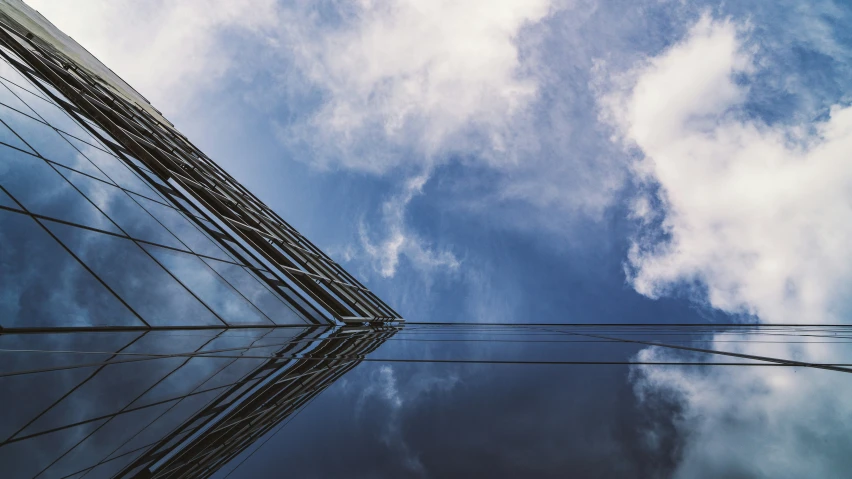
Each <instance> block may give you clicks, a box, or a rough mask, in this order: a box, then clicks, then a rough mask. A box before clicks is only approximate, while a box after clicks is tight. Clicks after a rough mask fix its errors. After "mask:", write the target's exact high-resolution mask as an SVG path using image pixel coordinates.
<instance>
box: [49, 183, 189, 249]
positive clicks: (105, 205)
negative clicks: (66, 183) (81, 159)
mask: <svg viewBox="0 0 852 479" xmlns="http://www.w3.org/2000/svg"><path fill="white" fill-rule="evenodd" d="M62 174H63V175H64V176H65V177H66V178H68V179H69V180H70V181H71V182H72V183H73V184H74V186H76V187H77V188H79V189H80V191H82V192H83V194H85V195H86V196H87V197H88V198H89V199H90V200H91V201H92V202H93V203H95V204H96V205H98V208H100V209H101V210H102V211H103V212H104V213H106V214H107V215H108V216H109V217H110V218H111V219H112V220H113V221H114V222H115V223H116V224H117V225H118V226H119V227H121V229H122V230H124V231H125V232H127V234H128V235H130V236H131V237H133V238H138V239H141V240H145V241H153V242H155V243H157V244H161V245H165V246H170V247H173V248H184V246H183V245H181V244H180V242H179V241H178V240H177V238H175V236H174V235H173V234H171V233H169V232H168V230H166V229H165V228H164V227H163V225H161V224H159V223H157V220H155V219H154V217H153V216H151V215H150V214H149V213H148V212H147V211H145V210H144V209H143V208H142V207H141V206H139V204H138V203H137V201H144V199H143V198H139V197H136V198H133V197H131V196H130V195H128V194H127V193H126V192H124V191H122V190H120V189H118V188H116V187H115V186H112V185H109V184H107V183H103V182H100V181H97V180H94V179H92V178H88V177H86V176H84V175H81V174H79V173H75V172H73V171H69V170H64V171H62Z"/></svg>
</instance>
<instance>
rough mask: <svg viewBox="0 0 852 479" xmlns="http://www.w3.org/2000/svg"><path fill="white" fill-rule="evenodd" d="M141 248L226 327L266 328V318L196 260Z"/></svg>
mask: <svg viewBox="0 0 852 479" xmlns="http://www.w3.org/2000/svg"><path fill="white" fill-rule="evenodd" d="M143 247H144V248H145V249H146V250H147V251H148V252H150V253H151V254H152V255H153V256H154V257H155V258H157V260H158V261H159V262H160V263H161V264H162V265H163V266H164V267H166V268H167V269H168V270H169V271H171V273H172V274H173V275H175V277H177V278H178V279H179V280H180V281H181V282H182V283H183V284H185V285H186V287H187V288H189V289H190V290H191V291H192V292H193V293H195V294H196V295H197V296H198V297H199V298H201V300H202V301H204V302H205V303H206V304H207V305H208V306H209V307H210V308H211V309H212V310H213V311H215V312H216V314H218V315H219V317H221V318H222V319H224V320H225V321H227V322H228V323H229V324H246V323H249V324H251V323H254V324H257V323H266V324H269V319H268V318H266V317H265V316H263V314H262V313H261V312H260V311H259V310H258V309H257V308H255V307H254V306H253V305H252V304H251V303H249V302H248V301H247V300H246V299H245V298H243V297H242V296H240V295H239V293H237V291H236V290H234V288H232V287H231V286H230V285H229V284H228V283H226V282H225V281H224V280H223V279H222V278H221V277H219V276H218V275H216V273H215V272H214V271H213V270H212V269H211V268H209V267H208V266H207V264H206V263H204V261H202V260H201V259H200V258H199V257H197V256H194V255H191V254H187V253H180V252H177V251H171V250H168V249H165V248H158V247H156V246H149V245H144V246H143Z"/></svg>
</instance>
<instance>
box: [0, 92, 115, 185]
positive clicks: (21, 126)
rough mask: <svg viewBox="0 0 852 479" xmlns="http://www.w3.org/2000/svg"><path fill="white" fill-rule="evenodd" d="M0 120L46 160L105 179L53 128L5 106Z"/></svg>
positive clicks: (1, 107)
mask: <svg viewBox="0 0 852 479" xmlns="http://www.w3.org/2000/svg"><path fill="white" fill-rule="evenodd" d="M0 118H2V119H3V121H4V122H5V123H6V125H7V126H8V127H9V128H11V129H12V131H14V132H15V133H17V134H18V135H20V137H21V138H23V139H24V141H25V142H27V143H28V144H29V145H30V146H31V147H32V148H33V149H34V150H35V151H36V152H37V153H39V154H41V156H43V157H45V158H47V159H48V160H51V161H55V162H57V163H59V164H62V165H65V166H67V167H69V168H74V169H75V170H78V171H82V172H83V173H86V174H87V175H92V176H94V177H96V178H101V179H103V180H106V179H107V178H106V177H105V176H104V175H103V174H102V173H101V172H99V171H98V169H97V168H95V167H94V165H92V163H91V162H89V160H87V159H86V158H85V157H84V156H82V155H80V153H79V152H78V151H77V150H75V149H74V148H72V147H71V145H70V144H69V143H68V142H67V141H65V138H64V137H63V136H61V135H60V134H59V133H58V132H57V131H56V130H54V129H53V128H51V127H49V126H47V125H45V124H44V123H41V122H39V121H37V120H35V119H33V118H31V117H28V116H26V115H24V114H21V113H18V112H16V111H14V110H11V109H9V108H7V107H5V106H0Z"/></svg>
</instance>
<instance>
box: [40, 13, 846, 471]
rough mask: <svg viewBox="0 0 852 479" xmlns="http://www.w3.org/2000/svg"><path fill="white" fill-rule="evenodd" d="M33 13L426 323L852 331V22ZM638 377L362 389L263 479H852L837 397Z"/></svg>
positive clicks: (524, 375)
mask: <svg viewBox="0 0 852 479" xmlns="http://www.w3.org/2000/svg"><path fill="white" fill-rule="evenodd" d="M28 3H29V4H30V5H32V6H33V7H35V8H36V9H38V10H39V11H40V12H42V13H43V14H44V15H45V16H46V17H47V18H48V19H49V20H51V21H52V22H54V23H55V24H56V25H57V26H58V27H59V28H60V29H62V30H64V31H65V32H66V33H68V34H69V35H71V36H72V37H73V38H74V39H76V40H77V41H78V42H80V43H81V44H82V45H83V46H85V47H87V48H88V49H89V50H90V51H91V52H92V53H93V54H94V55H95V56H97V57H98V58H99V59H101V60H102V61H103V62H104V63H105V64H106V65H108V66H110V67H111V68H113V69H114V70H115V71H116V73H118V74H119V75H120V76H122V77H123V78H124V79H125V80H127V81H128V82H129V83H130V84H131V85H134V86H135V87H136V88H137V89H138V90H139V91H140V92H141V93H142V94H143V95H145V96H146V97H147V98H148V99H149V100H150V101H151V102H152V103H153V104H154V105H155V106H156V107H157V108H159V109H160V110H161V111H162V112H163V113H164V114H165V116H166V117H168V118H169V119H171V120H172V121H173V122H174V123H175V124H176V125H177V126H178V128H180V129H181V130H182V131H183V132H184V133H185V134H186V135H187V136H188V137H189V138H191V139H192V140H193V141H194V142H196V144H198V145H199V146H200V147H201V148H202V149H203V150H204V151H206V152H207V153H208V154H209V155H210V156H211V157H212V158H214V159H216V160H217V161H219V162H220V164H221V165H222V166H223V167H224V168H225V169H227V170H228V171H229V172H231V173H232V174H233V175H234V176H235V177H237V178H238V179H240V180H241V181H243V182H244V184H245V185H246V186H247V187H248V188H249V189H251V190H252V191H253V192H254V193H255V194H256V195H258V196H259V197H260V198H262V199H263V200H264V201H266V202H267V203H268V204H269V205H270V206H272V207H273V208H274V209H275V210H276V211H278V212H279V213H280V214H281V215H282V216H283V217H284V218H286V219H287V220H288V221H290V222H291V223H292V224H293V225H294V226H296V227H297V228H298V229H299V230H300V231H302V232H303V233H305V234H306V235H307V236H308V237H310V238H312V240H313V241H314V242H315V243H317V244H318V245H319V246H320V247H321V248H323V249H324V250H326V251H327V252H329V253H330V254H331V255H332V256H333V257H335V258H337V259H339V260H340V261H341V262H342V263H343V264H344V265H345V266H346V267H347V268H348V269H349V270H350V271H352V272H353V273H355V274H356V275H357V276H359V277H360V278H362V279H363V280H364V281H365V282H366V283H367V284H368V285H369V286H370V287H371V288H372V289H373V290H375V291H376V292H377V293H378V294H379V295H380V296H381V297H383V298H384V299H386V300H387V301H388V302H389V303H390V304H392V305H393V306H394V307H395V308H396V309H397V310H399V311H400V312H402V313H403V315H404V316H405V317H406V318H408V319H409V320H413V321H483V322H501V321H511V322H693V321H696V322H697V321H707V320H721V321H729V320H759V321H764V322H787V323H790V322H813V323H820V322H848V317H849V316H848V313H849V305H850V301H849V299H850V298H849V293H848V285H849V283H850V279H852V268H850V266H849V265H850V264H852V263H850V261H849V259H850V258H849V253H848V249H847V247H846V245H847V244H848V242H849V240H852V206H850V205H852V197H850V193H849V192H850V191H852V188H850V186H852V168H850V166H849V163H848V160H847V159H846V158H847V155H848V151H850V150H849V147H850V146H852V126H850V125H852V110H849V102H850V98H852V97H850V91H852V90H850V85H852V34H850V33H849V31H848V28H844V27H845V26H846V25H849V24H850V20H852V18H850V17H852V6H850V4H849V3H847V2H842V1H833V2H832V1H812V2H793V1H779V2H766V1H763V2H761V1H740V2H707V1H702V2H690V1H647V2H635V1H613V2H597V1H591V0H587V1H586V0H577V1H559V0H551V1H548V0H536V1H532V0H527V1H519V2H512V1H500V2H498V1H495V0H490V1H478V0H477V1H473V0H471V1H467V2H442V1H436V0H432V1H425V2H424V1H415V0H410V1H403V0H400V1H390V0H386V1H381V0H375V1H370V0H362V1H358V2H337V1H323V2H302V1H297V2H281V3H277V2H275V1H274V0H265V1H258V2H255V3H254V4H253V5H252V7H251V8H245V7H243V6H242V5H237V2H229V1H212V2H201V1H198V2H195V1H189V2H181V3H180V4H172V3H171V2H165V1H160V2H149V3H145V4H143V5H139V4H137V3H136V2H130V1H110V2H106V1H96V0H91V1H86V2H73V3H70V2H61V1H56V0H38V1H36V0H32V1H30V2H28ZM393 347H402V346H397V345H393ZM468 352H470V353H487V352H488V351H481V350H474V349H470V350H469V351H468ZM794 353H795V354H801V355H803V356H804V357H808V358H813V357H825V355H831V354H835V352H833V351H826V350H805V351H795V352H794ZM417 354H421V353H417ZM422 354H428V352H427V353H422ZM643 354H651V353H650V352H645V353H643ZM629 373H630V372H629V371H628V370H627V369H618V370H615V369H613V370H612V371H602V372H601V373H600V374H596V375H595V376H594V377H593V378H590V377H589V376H588V374H587V373H582V372H579V371H574V372H564V371H561V372H558V374H556V373H555V372H554V371H552V370H536V371H534V372H529V371H526V372H524V371H518V370H505V369H502V370H498V369H497V368H491V369H487V370H484V371H483V370H482V369H481V368H461V367H459V368H449V367H447V368H435V367H429V368H425V367H424V368H414V367H405V368H397V367H395V368H387V367H383V366H378V365H377V366H371V365H362V366H360V367H359V368H358V369H357V370H356V371H354V372H353V373H352V374H350V375H349V376H347V378H346V379H345V381H342V382H341V383H340V384H337V385H335V387H334V388H333V389H332V390H329V391H328V392H327V393H325V394H324V395H323V396H322V397H321V398H320V399H318V400H317V403H318V404H315V405H312V406H310V407H308V408H307V409H306V411H305V412H304V413H303V414H302V415H301V416H300V417H299V418H297V420H295V421H294V423H293V424H292V428H293V431H292V434H291V435H290V436H287V437H286V438H285V437H284V436H285V434H284V433H282V434H281V436H282V437H281V438H276V439H275V440H274V441H272V442H271V445H270V446H267V449H264V453H263V454H257V455H256V457H254V458H252V460H251V461H249V462H247V463H246V465H245V466H244V467H245V474H247V475H246V476H244V477H259V476H260V475H263V474H266V476H267V477H275V474H274V471H275V470H276V469H275V468H276V467H280V465H281V464H282V463H286V464H290V465H291V466H292V467H294V468H296V470H298V471H303V473H302V474H299V475H301V476H305V477H311V475H312V474H313V475H314V476H316V477H323V476H328V475H331V474H334V473H335V472H337V473H338V474H339V473H340V471H352V470H357V471H364V473H363V474H361V475H360V476H359V477H404V476H411V477H448V476H453V475H463V474H464V473H465V472H469V471H471V470H475V468H474V469H471V468H473V467H474V466H473V465H472V464H476V465H482V464H486V463H489V464H494V467H495V470H494V471H491V474H490V475H498V472H499V471H502V472H503V473H504V475H505V477H513V475H514V474H513V473H521V472H522V471H533V472H536V473H537V475H541V476H547V475H548V474H553V475H558V472H559V471H564V468H565V467H568V466H569V465H578V464H581V466H580V468H579V469H578V470H583V471H588V474H589V475H590V476H599V477H607V476H609V477H623V476H625V475H634V476H635V475H637V474H642V475H645V476H650V475H652V474H655V473H659V474H660V475H662V476H664V477H668V476H671V477H718V476H719V475H724V474H727V475H728V476H730V477H801V476H802V475H803V474H805V473H806V472H810V473H811V474H810V475H813V473H814V471H816V472H817V473H816V474H815V475H816V476H817V477H841V475H842V474H843V471H844V470H846V469H844V467H847V466H848V464H846V463H845V462H846V461H848V460H847V459H845V458H844V457H843V456H844V455H843V454H842V451H843V449H844V448H843V447H840V445H838V446H837V448H831V447H827V448H824V449H821V450H820V451H807V450H806V451H805V452H802V451H803V450H802V444H808V443H811V442H812V441H815V440H816V439H813V438H814V437H815V435H816V436H817V437H819V438H820V441H822V440H829V439H830V440H831V441H833V442H832V443H833V444H836V443H837V441H840V444H845V445H846V446H848V445H849V444H848V429H846V428H843V427H842V424H844V421H845V423H846V424H848V423H849V422H848V419H849V417H850V415H852V410H849V409H848V406H846V405H844V402H843V400H842V397H843V392H842V391H844V390H845V389H846V388H848V386H837V385H836V384H834V383H833V382H832V381H830V380H829V379H828V378H827V377H823V376H822V375H818V374H815V375H814V376H813V377H812V378H810V377H809V379H808V380H806V381H805V380H802V381H804V382H803V383H802V384H804V386H803V387H802V388H801V389H802V391H803V392H801V393H799V394H792V393H790V390H789V388H790V386H789V384H790V378H788V377H786V376H785V373H782V372H779V373H778V374H775V376H771V377H764V376H761V377H757V376H751V375H750V373H745V372H744V373H743V374H737V375H735V377H731V376H722V375H721V374H720V375H715V374H708V375H701V376H695V375H690V373H677V372H670V371H662V372H656V371H641V370H640V371H633V374H632V375H629ZM773 374H774V373H773ZM722 385H725V388H723V387H722ZM578 389H582V391H583V392H582V393H579V394H578V393H577V390H578ZM518 390H524V391H526V393H525V394H523V395H520V396H518V397H515V394H516V392H517V391H518ZM755 390H759V391H760V392H759V393H757V392H755ZM806 392H807V394H806ZM808 394H810V395H812V396H814V397H818V398H820V399H819V401H811V400H809V399H808ZM578 396H582V397H578ZM602 397H606V398H608V399H607V400H605V401H597V402H596V401H591V400H590V399H589V398H602ZM733 397H736V398H739V400H740V401H744V402H745V403H747V404H750V405H751V406H749V407H746V408H744V409H736V408H734V410H735V412H734V413H731V412H730V411H732V401H733V399H731V398H733ZM488 398H503V399H504V400H499V401H498V400H496V399H495V400H487V399H488ZM323 403H324V405H323ZM340 404H352V405H353V406H352V407H353V409H352V410H349V409H343V408H340V406H339V405H340ZM335 405H337V406H335ZM566 405H571V406H572V407H566ZM476 408H482V410H483V413H482V414H483V417H480V416H478V415H476V414H471V413H470V411H472V410H473V409H476ZM749 408H753V409H749ZM330 410H333V411H334V412H328V411H330ZM519 410H523V411H535V412H536V413H535V414H532V413H530V414H520V413H518V412H517V411H519ZM824 411H832V412H831V413H825V412H824ZM761 412H762V413H766V414H768V419H765V420H764V419H760V418H756V417H757V416H759V414H758V413H761ZM726 414H734V415H735V418H736V420H735V421H733V423H735V424H736V425H737V426H736V427H733V426H731V425H730V423H728V422H726V420H725V418H726V417H727V416H726ZM791 415H792V416H796V417H798V418H799V419H797V420H790V421H787V422H784V421H777V420H773V419H772V418H777V417H789V416H791ZM494 418H499V419H494ZM318 423H325V424H330V425H331V424H333V425H334V428H335V429H334V430H335V431H338V434H337V435H335V437H334V438H332V439H329V438H328V437H327V432H326V434H325V435H320V434H319V433H320V431H318V428H316V427H315V426H316V424H318ZM429 424H437V425H438V426H435V427H436V428H437V429H439V430H440V431H441V432H442V433H440V434H439V433H436V432H427V430H428V429H429V426H428V425H429ZM288 427H289V426H288ZM489 429H491V433H492V434H493V435H491V436H489V434H488V433H486V431H487V430H489ZM569 429H571V430H573V431H574V432H573V433H571V434H566V433H565V431H566V430H569ZM527 436H529V437H527ZM297 437H298V438H303V439H301V440H300V441H296V440H295V439H294V438H297ZM447 437H449V438H452V439H446V438H447ZM517 438H526V444H527V445H528V446H526V447H524V446H523V445H520V446H519V445H515V446H514V447H512V448H510V447H508V446H506V445H505V444H506V443H507V441H511V440H517ZM442 440H446V441H448V446H446V448H445V449H441V448H440V447H438V446H436V443H439V442H440V441H442ZM353 442H358V444H357V445H355V446H352V443H353ZM758 443H765V444H762V445H758ZM328 444H330V445H331V447H345V446H352V447H353V448H354V450H356V451H361V454H351V455H345V456H344V457H343V458H341V460H340V463H339V464H336V465H331V464H328V465H326V466H318V465H317V457H319V456H318V455H317V453H316V452H313V453H311V452H310V451H316V450H317V449H318V448H319V447H320V446H324V445H328ZM673 444H674V445H677V447H674V446H673ZM726 444H727V445H731V444H736V445H737V446H738V447H737V448H736V451H733V450H730V449H726V447H730V446H726V447H723V445H726ZM495 449H496V450H498V451H501V453H499V454H494V452H493V451H494V450H495ZM847 449H848V448H847ZM453 450H463V451H465V453H466V454H467V455H468V458H469V459H468V462H465V460H462V459H460V458H458V457H457V456H454V455H453V454H451V451H453ZM276 451H279V452H276ZM280 451H284V452H280ZM289 451H293V452H292V453H289ZM513 451H514V452H513ZM382 453H384V454H382ZM312 454H313V455H312ZM370 454H373V456H370ZM613 455H616V456H617V457H619V458H620V459H619V460H615V461H608V460H607V458H610V457H612V456H613ZM365 457H369V458H370V459H369V460H366V459H365ZM754 457H765V458H766V459H765V460H763V461H754V459H753V458H754ZM300 458H301V459H300ZM806 458H807V460H805V459H806ZM470 461H472V462H470ZM368 466H369V467H368ZM322 467H327V468H328V469H322ZM311 468H315V469H311ZM335 468H340V469H335ZM737 474H739V476H737Z"/></svg>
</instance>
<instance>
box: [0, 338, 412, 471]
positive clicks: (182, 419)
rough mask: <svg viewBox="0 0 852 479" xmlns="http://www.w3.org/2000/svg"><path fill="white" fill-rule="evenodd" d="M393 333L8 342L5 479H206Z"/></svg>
mask: <svg viewBox="0 0 852 479" xmlns="http://www.w3.org/2000/svg"><path fill="white" fill-rule="evenodd" d="M394 331H395V329H394V328H373V327H353V326H344V327H326V326H306V327H286V326H285V327H267V328H231V329H203V330H152V331H76V332H59V333H11V334H4V335H2V336H0V348H2V349H3V350H5V351H7V353H6V354H5V355H4V356H3V359H4V361H3V362H2V371H0V386H2V387H3V391H4V393H3V394H2V396H0V397H2V409H0V424H2V426H0V428H2V430H0V434H2V435H3V437H4V440H3V441H2V442H0V464H2V465H3V469H4V471H5V472H4V477H36V476H38V477H56V478H60V477H69V478H70V477H75V478H76V477H89V478H95V477H97V478H100V477H163V478H177V477H186V478H190V477H191V478H196V477H208V476H210V475H211V474H213V473H214V472H216V471H217V470H219V468H221V467H222V466H224V465H225V464H228V463H229V461H232V460H233V459H234V458H235V457H237V456H238V455H239V454H240V453H242V452H244V451H247V450H248V449H250V448H252V447H259V446H260V445H261V444H255V442H256V441H257V440H258V439H259V438H261V437H263V436H264V435H265V434H267V433H269V432H270V430H272V429H273V428H275V427H276V426H283V425H285V424H286V422H284V421H285V420H286V419H287V418H288V417H289V416H291V415H292V414H293V413H294V412H296V411H297V410H298V409H299V408H300V407H302V406H304V405H305V404H307V403H308V402H309V401H310V400H311V399H312V398H313V397H315V396H316V395H317V394H319V393H320V392H321V391H322V390H323V389H325V388H326V387H328V386H329V385H331V384H332V383H333V382H334V381H335V380H336V379H337V378H339V377H340V376H341V375H343V374H345V373H346V372H347V371H349V370H350V369H351V368H353V367H355V366H356V365H357V364H358V363H359V359H360V358H362V357H363V355H365V354H367V353H369V352H371V351H373V350H374V349H375V348H376V347H378V346H379V345H380V344H382V342H383V341H384V340H385V339H386V338H387V337H389V336H391V335H393V334H394ZM10 350H13V351H16V352H14V353H9V352H8V351H10ZM45 350H50V351H63V352H54V353H45V352H44V351H45ZM248 452H250V451H248ZM230 467H234V466H233V465H232V466H230ZM6 474H9V475H6Z"/></svg>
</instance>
